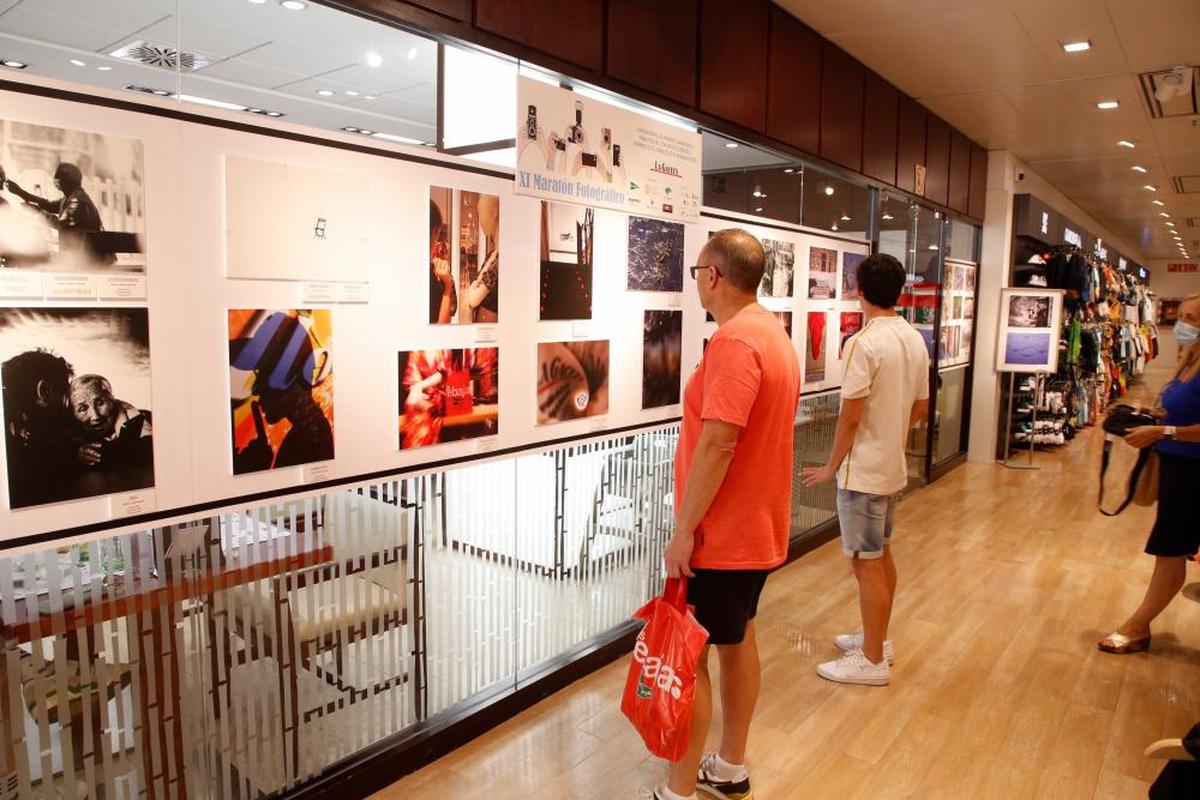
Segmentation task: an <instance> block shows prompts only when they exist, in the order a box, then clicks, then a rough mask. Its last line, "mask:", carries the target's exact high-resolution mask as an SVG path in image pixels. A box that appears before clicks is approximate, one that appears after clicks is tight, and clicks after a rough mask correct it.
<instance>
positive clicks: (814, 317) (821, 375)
mask: <svg viewBox="0 0 1200 800" xmlns="http://www.w3.org/2000/svg"><path fill="white" fill-rule="evenodd" d="M830 252H833V251H830ZM828 321H829V315H828V314H827V313H826V312H824V311H810V312H808V326H807V336H806V338H805V342H804V382H805V383H821V382H823V381H824V380H825V357H826V352H825V342H826V341H827V335H828V331H827V330H826V327H827V325H828Z"/></svg>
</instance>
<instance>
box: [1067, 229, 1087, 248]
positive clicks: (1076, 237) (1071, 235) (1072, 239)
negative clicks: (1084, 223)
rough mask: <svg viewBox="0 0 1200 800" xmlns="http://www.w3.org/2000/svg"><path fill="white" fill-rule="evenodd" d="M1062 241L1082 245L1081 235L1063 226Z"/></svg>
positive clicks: (1077, 245)
mask: <svg viewBox="0 0 1200 800" xmlns="http://www.w3.org/2000/svg"><path fill="white" fill-rule="evenodd" d="M1063 241H1064V242H1066V243H1067V244H1073V245H1075V246H1076V247H1083V236H1082V235H1081V234H1079V233H1077V232H1076V231H1073V230H1071V229H1070V228H1063Z"/></svg>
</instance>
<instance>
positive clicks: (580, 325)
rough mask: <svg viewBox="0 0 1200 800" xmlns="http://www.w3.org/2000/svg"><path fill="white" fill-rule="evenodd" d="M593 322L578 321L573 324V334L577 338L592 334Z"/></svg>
mask: <svg viewBox="0 0 1200 800" xmlns="http://www.w3.org/2000/svg"><path fill="white" fill-rule="evenodd" d="M591 332H592V324H591V323H590V322H576V323H573V324H572V325H571V335H572V336H574V337H575V338H576V339H584V338H587V337H588V336H590V335H591Z"/></svg>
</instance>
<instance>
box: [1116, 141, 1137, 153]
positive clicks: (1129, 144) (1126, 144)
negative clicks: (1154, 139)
mask: <svg viewBox="0 0 1200 800" xmlns="http://www.w3.org/2000/svg"><path fill="white" fill-rule="evenodd" d="M1117 144H1118V145H1120V146H1121V147H1128V148H1129V149H1130V150H1132V149H1133V148H1135V147H1137V145H1136V144H1134V143H1133V142H1131V141H1129V140H1128V139H1121V140H1120V141H1118V142H1117Z"/></svg>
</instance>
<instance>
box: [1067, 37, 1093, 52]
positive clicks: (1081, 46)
mask: <svg viewBox="0 0 1200 800" xmlns="http://www.w3.org/2000/svg"><path fill="white" fill-rule="evenodd" d="M1062 49H1063V52H1064V53H1082V52H1085V51H1087V50H1091V49H1092V42H1091V40H1090V39H1084V40H1082V41H1079V42H1063V43H1062Z"/></svg>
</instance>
